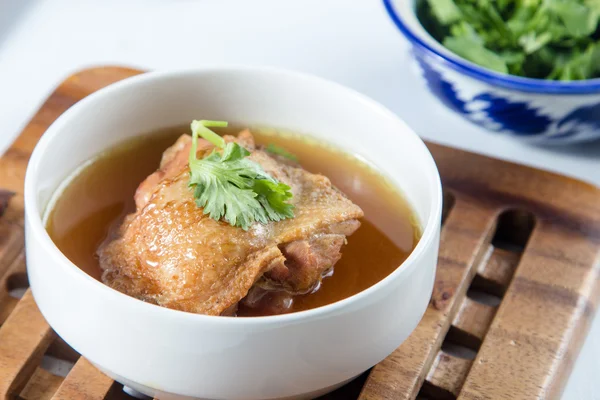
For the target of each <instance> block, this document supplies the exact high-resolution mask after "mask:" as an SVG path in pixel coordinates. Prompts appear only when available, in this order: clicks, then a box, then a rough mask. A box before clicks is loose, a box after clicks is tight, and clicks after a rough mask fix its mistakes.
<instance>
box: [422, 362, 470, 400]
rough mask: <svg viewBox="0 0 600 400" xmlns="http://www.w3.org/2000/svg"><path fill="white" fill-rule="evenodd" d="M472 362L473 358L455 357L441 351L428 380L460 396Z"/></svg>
mask: <svg viewBox="0 0 600 400" xmlns="http://www.w3.org/2000/svg"><path fill="white" fill-rule="evenodd" d="M472 363H473V360H467V359H464V358H458V357H454V356H451V355H449V354H446V353H444V352H441V351H440V352H439V353H438V354H437V356H436V358H435V361H434V362H433V365H432V367H431V370H430V372H429V374H428V375H427V382H429V383H430V384H431V385H432V386H435V387H438V388H440V389H442V390H445V391H447V392H450V393H452V394H453V395H454V396H458V394H459V393H460V390H461V388H462V386H463V383H464V382H465V379H466V377H467V374H468V373H469V369H471V364H472Z"/></svg>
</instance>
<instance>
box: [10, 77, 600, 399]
mask: <svg viewBox="0 0 600 400" xmlns="http://www.w3.org/2000/svg"><path fill="white" fill-rule="evenodd" d="M138 73H140V71H136V70H131V69H123V68H114V67H108V68H95V69H89V70H86V71H83V72H80V73H78V74H76V75H74V76H72V77H70V78H68V79H67V80H66V81H65V82H63V83H62V84H61V85H60V86H59V87H58V88H57V89H56V91H55V92H54V93H53V94H52V95H51V96H50V98H49V99H48V100H47V101H46V102H45V103H44V105H43V106H42V108H41V109H40V110H39V111H38V113H37V114H36V115H35V116H34V118H33V119H32V121H31V122H30V123H29V125H28V126H27V127H26V128H25V130H24V131H23V133H22V134H21V136H20V137H19V138H18V139H17V140H16V141H15V142H14V144H13V145H12V147H11V148H10V149H9V150H8V151H7V152H6V154H5V155H4V156H3V157H2V158H1V159H0V187H3V188H4V189H5V190H7V191H10V192H14V196H12V198H11V195H10V193H9V192H6V191H0V208H3V209H4V211H5V212H4V215H3V217H2V218H1V219H0V277H1V281H0V324H2V326H1V328H0V394H2V396H3V398H22V399H31V400H33V399H36V400H37V399H50V398H52V399H105V398H106V399H125V398H130V397H129V396H128V395H126V394H125V393H124V392H123V391H122V387H121V386H120V385H118V384H117V383H115V382H113V381H112V380H111V379H109V378H107V377H106V376H105V375H103V374H102V373H100V372H98V371H97V370H96V369H95V368H94V367H93V366H92V365H91V364H90V363H89V362H88V361H87V360H85V359H84V358H80V357H79V355H78V354H77V353H75V352H74V351H73V350H72V349H70V348H69V346H67V345H66V344H65V343H64V342H62V341H61V340H60V338H58V337H57V336H56V334H55V333H54V332H53V331H52V329H51V328H50V327H49V326H48V325H47V323H46V321H45V320H44V318H43V317H42V316H41V314H40V313H39V311H38V309H37V307H36V305H35V303H34V301H33V298H32V296H31V294H30V292H29V291H28V290H26V288H27V278H26V275H25V259H24V255H23V197H22V193H23V178H24V173H25V167H26V165H27V160H28V159H29V155H30V153H31V151H32V149H33V147H34V146H35V144H36V142H37V141H38V139H39V137H40V136H41V134H42V133H43V132H44V130H45V129H46V128H47V127H48V125H50V123H52V121H54V120H55V119H56V118H57V117H58V116H59V115H60V114H61V113H62V112H63V111H65V110H66V109H67V108H68V107H70V106H71V105H72V104H74V103H76V102H77V101H78V100H80V99H81V98H83V97H85V96H86V95H88V94H90V93H92V92H94V91H95V90H98V89H99V88H101V87H103V86H106V85H108V84H110V83H112V82H115V81H118V80H120V79H123V78H126V77H129V76H132V75H135V74H138ZM429 148H430V149H431V151H432V153H433V155H434V157H435V159H436V161H437V164H438V166H439V169H440V171H441V174H442V178H443V183H444V187H445V193H446V194H445V212H444V227H443V230H442V239H441V240H442V242H441V249H440V256H439V265H438V272H437V279H436V284H435V289H434V293H433V296H432V299H431V303H430V306H429V308H428V309H427V312H426V313H425V316H424V317H423V320H422V321H421V323H420V324H419V326H418V327H417V329H416V330H415V332H414V333H413V334H412V335H411V336H410V337H409V339H408V340H407V341H406V342H405V343H404V344H403V345H402V346H401V347H400V348H398V349H397V350H396V351H395V352H394V353H393V354H392V355H391V356H390V357H388V358H387V359H386V360H384V361H383V362H381V363H380V364H379V365H377V366H375V367H374V368H373V369H372V370H371V371H369V372H368V373H365V374H364V375H363V376H362V377H361V378H359V379H357V380H356V381H354V382H352V383H351V384H349V385H347V386H346V387H344V388H342V389H340V390H338V391H337V392H335V393H333V394H330V395H328V396H326V398H327V399H353V398H354V399H356V398H359V399H362V400H367V399H369V400H376V399H414V398H420V399H426V398H427V399H433V400H446V399H454V398H459V399H550V398H556V397H558V396H559V395H560V393H561V391H562V388H563V386H564V383H565V380H566V378H567V377H568V375H569V372H570V371H571V367H572V364H573V361H574V360H575V359H576V357H577V353H578V351H579V348H580V346H581V344H582V341H583V338H584V337H585V334H586V332H587V330H588V326H589V323H590V320H591V318H592V316H593V314H594V311H595V309H596V306H597V303H598V299H599V293H600V291H599V286H600V285H599V281H600V280H599V274H600V265H599V263H598V260H599V259H600V258H599V257H600V190H599V189H597V188H595V187H593V186H591V185H587V184H585V183H582V182H578V181H575V180H572V179H569V178H565V177H562V176H559V175H555V174H551V173H548V172H542V171H538V170H534V169H531V168H527V167H523V166H518V165H514V164H509V163H505V162H502V161H498V160H493V159H490V158H486V157H482V156H478V155H474V154H470V153H466V152H463V151H459V150H454V149H450V148H446V147H443V146H439V145H435V144H429ZM6 204H8V207H5V205H6ZM23 292H25V293H24V295H23V296H22V298H20V300H19V297H20V295H22V294H23ZM73 323H77V322H76V321H74V322H73ZM49 364H53V367H52V368H49V367H48V365H49ZM57 366H58V368H57ZM49 370H51V371H49Z"/></svg>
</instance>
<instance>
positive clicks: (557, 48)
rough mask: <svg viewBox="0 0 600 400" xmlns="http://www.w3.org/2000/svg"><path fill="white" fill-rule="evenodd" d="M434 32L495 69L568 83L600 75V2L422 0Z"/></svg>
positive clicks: (420, 4)
mask: <svg viewBox="0 0 600 400" xmlns="http://www.w3.org/2000/svg"><path fill="white" fill-rule="evenodd" d="M418 1H419V2H418V7H417V14H418V17H419V19H420V21H421V23H422V24H423V26H424V27H425V29H427V30H428V31H429V33H430V34H431V35H432V36H433V37H434V38H436V39H437V40H438V41H440V42H441V43H442V44H443V45H444V46H445V47H447V48H448V49H449V50H451V51H452V52H454V53H456V54H458V55H459V56H461V57H463V58H465V59H467V60H469V61H471V62H474V63H476V64H478V65H481V66H483V67H485V68H489V69H490V70H493V71H496V72H500V73H509V74H513V75H519V76H526V77H530V78H538V79H556V80H563V81H571V80H581V79H590V78H596V77H600V29H599V25H598V24H599V21H600V1H599V0H418Z"/></svg>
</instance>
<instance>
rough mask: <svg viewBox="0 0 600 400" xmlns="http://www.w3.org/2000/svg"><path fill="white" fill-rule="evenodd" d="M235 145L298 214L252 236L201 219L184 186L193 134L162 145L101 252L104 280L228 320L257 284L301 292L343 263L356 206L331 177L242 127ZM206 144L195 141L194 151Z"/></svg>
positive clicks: (128, 291)
mask: <svg viewBox="0 0 600 400" xmlns="http://www.w3.org/2000/svg"><path fill="white" fill-rule="evenodd" d="M225 139H226V140H227V141H231V140H235V141H237V142H238V143H240V144H241V145H243V146H244V147H246V148H247V149H248V150H249V151H251V155H250V156H249V157H250V158H251V159H253V160H254V161H256V162H258V163H259V164H260V165H261V166H262V167H263V169H264V170H265V171H266V172H268V173H269V174H270V175H271V176H273V177H274V178H276V179H278V180H280V181H282V182H284V183H286V184H288V185H289V186H290V187H291V191H292V193H293V198H292V200H291V203H292V204H294V206H295V209H294V214H295V217H294V218H291V219H286V220H283V221H279V222H270V223H268V224H264V225H263V224H259V223H255V224H254V225H252V226H251V227H250V229H249V230H248V231H244V230H243V229H241V228H237V227H233V226H231V225H229V224H227V223H226V222H222V221H215V220H213V219H211V218H209V217H208V216H207V215H205V214H204V213H203V210H202V209H201V208H199V207H198V206H197V205H196V203H195V199H194V197H193V193H192V191H191V190H190V189H189V187H188V179H189V169H188V167H187V157H188V153H189V149H190V144H191V138H190V137H189V136H187V135H184V136H182V137H180V138H179V139H178V140H177V142H176V143H175V144H174V145H173V146H172V147H170V148H169V149H167V150H166V151H165V152H164V154H163V159H162V161H161V164H160V168H159V170H158V171H156V172H155V173H153V174H152V175H150V176H149V177H148V178H147V179H146V180H145V181H144V182H142V183H141V184H140V186H139V188H138V190H137V192H136V195H135V200H136V207H137V210H136V211H135V213H133V214H130V215H129V216H127V218H126V219H125V221H124V222H123V224H122V225H121V227H120V228H119V231H118V232H117V234H116V237H115V238H114V239H113V240H112V241H107V242H105V243H104V244H103V245H102V246H101V247H100V248H99V250H98V255H99V259H100V266H101V268H102V269H103V271H104V272H103V276H102V280H103V281H104V282H105V283H106V284H107V285H109V286H111V287H113V288H114V289H116V290H119V291H121V292H123V293H126V294H128V295H130V296H133V297H136V298H139V299H141V300H144V301H147V302H151V303H154V304H158V305H161V306H165V307H169V308H173V309H178V310H183V311H188V312H193V313H200V314H208V315H231V314H233V313H234V312H235V310H236V306H237V304H238V302H239V301H240V300H242V299H243V298H244V297H245V296H246V295H247V294H248V292H249V290H250V289H251V288H252V287H253V286H254V285H255V284H256V287H257V288H261V289H262V290H265V289H266V290H268V291H285V292H286V293H287V294H300V293H307V292H310V291H311V290H313V289H314V288H315V287H316V286H317V285H318V284H319V283H320V281H321V278H322V276H323V274H325V273H326V272H327V271H330V270H331V268H332V267H333V265H334V264H335V263H336V262H337V261H338V260H339V258H340V257H341V254H340V249H341V247H342V245H343V244H344V243H345V238H346V236H347V235H350V234H352V233H353V232H354V231H355V230H356V229H357V228H358V227H359V225H360V223H359V222H358V220H357V219H358V218H361V217H362V216H363V212H362V210H361V209H360V208H359V207H358V206H357V205H355V204H353V203H352V202H351V201H350V200H349V199H347V198H346V197H345V196H344V195H343V194H342V193H341V192H339V191H338V190H337V189H335V188H334V187H333V186H332V185H331V182H330V181H329V179H328V178H326V177H324V176H322V175H317V174H311V173H309V172H307V171H305V170H303V169H301V168H299V167H297V166H291V165H286V164H283V163H281V162H278V161H277V160H276V159H274V158H272V157H271V156H269V155H268V154H267V153H266V152H264V151H262V150H260V149H257V148H256V147H255V146H254V140H253V138H252V135H251V134H250V132H248V131H244V132H242V133H240V135H238V137H237V138H233V137H230V136H226V137H225ZM211 150H212V146H211V145H210V144H209V143H208V142H206V141H204V140H201V141H199V153H200V154H201V155H202V154H205V153H206V152H207V151H211Z"/></svg>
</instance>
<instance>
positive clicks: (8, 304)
mask: <svg viewBox="0 0 600 400" xmlns="http://www.w3.org/2000/svg"><path fill="white" fill-rule="evenodd" d="M25 271H26V267H25V253H21V254H19V256H17V258H16V259H15V260H14V261H13V262H12V264H11V265H10V267H8V269H7V270H6V272H5V273H4V276H2V278H0V325H2V324H3V323H4V321H6V319H7V318H8V316H9V315H10V314H11V313H12V312H13V310H14V308H15V307H16V306H17V303H18V302H19V300H18V299H16V298H14V297H11V296H10V294H9V291H8V286H9V280H10V278H11V277H13V276H15V275H16V274H20V275H21V276H24V274H25Z"/></svg>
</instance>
